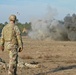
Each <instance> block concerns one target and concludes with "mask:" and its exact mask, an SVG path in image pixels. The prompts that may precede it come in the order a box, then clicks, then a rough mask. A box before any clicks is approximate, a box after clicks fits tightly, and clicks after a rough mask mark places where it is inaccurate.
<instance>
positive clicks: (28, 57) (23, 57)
mask: <svg viewBox="0 0 76 75" xmlns="http://www.w3.org/2000/svg"><path fill="white" fill-rule="evenodd" d="M21 58H22V59H33V57H32V56H25V55H22V56H21Z"/></svg>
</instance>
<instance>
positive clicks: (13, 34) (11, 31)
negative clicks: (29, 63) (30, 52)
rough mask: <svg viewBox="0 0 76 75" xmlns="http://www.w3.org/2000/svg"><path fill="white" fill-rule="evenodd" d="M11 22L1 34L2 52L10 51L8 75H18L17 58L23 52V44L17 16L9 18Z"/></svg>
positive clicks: (0, 45) (0, 46)
mask: <svg viewBox="0 0 76 75" xmlns="http://www.w3.org/2000/svg"><path fill="white" fill-rule="evenodd" d="M9 20H10V22H9V23H8V24H7V25H5V27H4V28H3V30H2V34H1V42H0V48H1V50H2V51H4V50H7V51H9V68H8V75H17V73H16V72H17V57H18V52H21V51H22V50H23V43H22V38H21V34H20V30H19V28H18V26H17V25H15V22H16V16H15V15H11V16H10V17H9Z"/></svg>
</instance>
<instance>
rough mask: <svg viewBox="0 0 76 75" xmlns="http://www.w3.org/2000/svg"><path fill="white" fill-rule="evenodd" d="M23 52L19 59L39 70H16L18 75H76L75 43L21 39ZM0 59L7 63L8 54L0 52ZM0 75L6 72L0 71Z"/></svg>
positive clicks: (26, 68)
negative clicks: (36, 66) (37, 65)
mask: <svg viewBox="0 0 76 75" xmlns="http://www.w3.org/2000/svg"><path fill="white" fill-rule="evenodd" d="M23 43H24V50H23V51H22V52H21V53H19V58H21V59H22V60H23V61H24V62H27V63H32V62H36V63H38V64H40V65H41V67H39V68H28V67H25V68H18V71H17V72H18V75H76V42H70V41H51V40H33V39H30V38H28V37H23ZM0 57H1V58H2V59H4V60H5V61H6V62H8V59H9V57H8V52H6V51H4V52H1V51H0ZM0 75H7V71H5V70H4V69H1V70H0Z"/></svg>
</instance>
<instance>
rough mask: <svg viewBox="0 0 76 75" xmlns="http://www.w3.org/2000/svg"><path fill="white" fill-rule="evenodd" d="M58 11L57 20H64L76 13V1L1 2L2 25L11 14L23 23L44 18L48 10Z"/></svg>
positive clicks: (33, 0) (32, 0) (19, 0)
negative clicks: (49, 8)
mask: <svg viewBox="0 0 76 75" xmlns="http://www.w3.org/2000/svg"><path fill="white" fill-rule="evenodd" d="M49 6H50V7H51V8H52V9H56V10H57V15H56V16H55V18H56V19H59V20H63V18H64V17H65V16H66V15H67V14H71V15H72V14H73V13H76V0H1V1H0V23H4V22H6V21H7V22H8V21H9V20H8V18H9V16H10V15H11V14H15V15H16V16H17V18H18V20H19V21H20V22H22V23H25V22H30V19H31V18H34V17H35V18H42V17H43V16H44V15H45V14H46V13H47V11H48V10H47V8H48V7H49Z"/></svg>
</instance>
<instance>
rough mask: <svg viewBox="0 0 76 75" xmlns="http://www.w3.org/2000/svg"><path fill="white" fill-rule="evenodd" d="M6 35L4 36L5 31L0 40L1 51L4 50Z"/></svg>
mask: <svg viewBox="0 0 76 75" xmlns="http://www.w3.org/2000/svg"><path fill="white" fill-rule="evenodd" d="M4 42H5V41H4V34H3V30H2V33H1V38H0V50H2V51H3V50H4Z"/></svg>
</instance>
